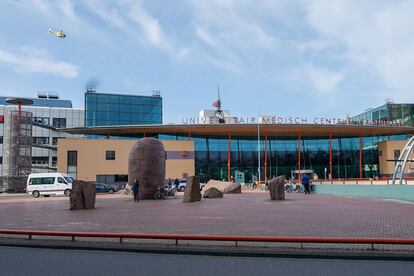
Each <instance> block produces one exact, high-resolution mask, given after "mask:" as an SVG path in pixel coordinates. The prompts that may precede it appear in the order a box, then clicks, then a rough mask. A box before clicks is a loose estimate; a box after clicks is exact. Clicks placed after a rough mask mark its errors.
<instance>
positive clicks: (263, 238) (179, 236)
mask: <svg viewBox="0 0 414 276" xmlns="http://www.w3.org/2000/svg"><path fill="white" fill-rule="evenodd" d="M0 234H3V235H31V236H53V237H92V238H125V239H128V238H131V239H157V240H206V241H247V242H292V243H349V244H412V245H414V239H399V238H321V237H286V236H225V235H185V234H184V235H183V234H143V233H109V232H57V231H41V230H14V229H0Z"/></svg>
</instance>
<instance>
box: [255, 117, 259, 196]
mask: <svg viewBox="0 0 414 276" xmlns="http://www.w3.org/2000/svg"><path fill="white" fill-rule="evenodd" d="M257 164H258V166H257V172H258V175H259V181H258V183H257V186H256V187H257V188H259V186H260V111H259V118H257Z"/></svg>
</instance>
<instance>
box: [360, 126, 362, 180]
mask: <svg viewBox="0 0 414 276" xmlns="http://www.w3.org/2000/svg"><path fill="white" fill-rule="evenodd" d="M359 178H360V179H362V133H360V134H359Z"/></svg>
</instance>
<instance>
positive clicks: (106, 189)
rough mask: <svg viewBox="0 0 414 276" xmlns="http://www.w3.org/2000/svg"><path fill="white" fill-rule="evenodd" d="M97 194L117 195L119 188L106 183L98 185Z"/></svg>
mask: <svg viewBox="0 0 414 276" xmlns="http://www.w3.org/2000/svg"><path fill="white" fill-rule="evenodd" d="M96 192H97V193H110V194H112V193H115V192H118V187H117V186H114V185H110V184H105V183H96Z"/></svg>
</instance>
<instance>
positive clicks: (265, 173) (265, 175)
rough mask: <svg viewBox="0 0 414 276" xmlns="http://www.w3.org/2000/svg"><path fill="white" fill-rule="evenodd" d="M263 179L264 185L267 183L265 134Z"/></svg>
mask: <svg viewBox="0 0 414 276" xmlns="http://www.w3.org/2000/svg"><path fill="white" fill-rule="evenodd" d="M264 177H265V183H267V134H266V135H265V144H264Z"/></svg>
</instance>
